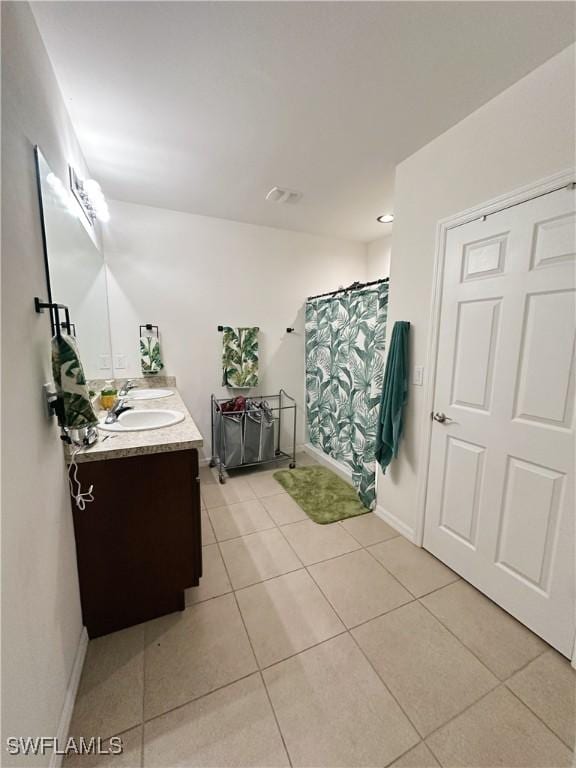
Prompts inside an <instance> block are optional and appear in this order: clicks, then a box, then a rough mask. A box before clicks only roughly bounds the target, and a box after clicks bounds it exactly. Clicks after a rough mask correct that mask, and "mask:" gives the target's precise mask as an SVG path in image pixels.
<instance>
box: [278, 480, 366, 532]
mask: <svg viewBox="0 0 576 768" xmlns="http://www.w3.org/2000/svg"><path fill="white" fill-rule="evenodd" d="M274 477H275V479H276V480H278V482H279V483H280V485H281V486H282V487H283V488H284V490H285V491H287V493H289V494H290V496H292V498H293V499H294V501H295V502H297V504H298V505H299V506H300V507H302V509H303V510H304V512H306V514H307V515H308V517H309V518H311V519H312V520H314V522H315V523H320V524H321V525H325V524H326V523H335V522H336V521H337V520H344V519H345V518H347V517H356V515H364V514H366V512H369V511H370V510H369V509H367V508H366V507H365V506H364V504H362V502H361V501H360V500H359V499H358V495H357V493H356V491H355V490H354V488H353V487H352V486H351V485H350V484H349V483H347V482H346V481H345V480H342V478H340V477H338V475H336V474H335V473H334V472H332V471H331V470H330V469H326V467H319V466H313V467H299V468H298V469H291V470H287V469H281V470H279V471H278V472H275V473H274Z"/></svg>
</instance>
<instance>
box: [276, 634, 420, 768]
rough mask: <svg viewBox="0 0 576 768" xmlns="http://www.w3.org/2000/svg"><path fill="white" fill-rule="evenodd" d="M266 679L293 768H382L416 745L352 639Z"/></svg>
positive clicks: (332, 643) (303, 656)
mask: <svg viewBox="0 0 576 768" xmlns="http://www.w3.org/2000/svg"><path fill="white" fill-rule="evenodd" d="M263 674H264V681H265V683H266V686H267V687H268V691H269V693H270V698H271V699H272V705H273V707H274V710H275V712H276V716H277V718H278V722H279V725H280V729H281V731H282V734H283V736H284V740H285V743H286V746H287V748H288V752H289V753H290V758H291V760H292V765H294V766H316V767H318V768H319V767H320V766H327V767H329V768H333V766H351V767H353V768H361V767H362V766H383V765H387V764H388V763H390V762H391V761H392V760H394V759H395V758H396V757H399V756H400V755H401V754H402V753H404V752H405V751H406V750H407V749H409V748H410V747H411V746H413V745H414V744H416V743H417V741H418V736H417V734H416V732H415V731H414V729H413V727H412V726H411V725H410V723H409V721H408V719H407V718H406V717H405V715H404V714H403V713H402V711H401V710H400V708H399V707H398V705H397V704H396V702H395V701H394V699H393V698H392V696H391V695H390V693H389V692H388V690H387V689H386V687H385V686H384V685H383V684H382V681H381V680H380V679H379V678H378V675H377V674H376V673H375V672H374V670H373V669H372V667H371V666H370V664H368V662H367V661H366V659H365V658H364V656H363V655H362V653H361V652H360V650H359V649H358V647H357V646H356V644H355V643H354V641H353V640H352V638H351V637H350V636H349V635H348V634H344V635H340V636H339V637H335V638H333V639H332V640H328V641H326V642H325V643H322V644H321V645H317V646H316V647H315V648H310V649H309V650H307V651H304V652H303V653H300V654H298V655H297V656H293V657H292V658H291V659H287V660H286V661H282V662H280V664H276V665H275V666H273V667H269V668H268V669H266V670H265V671H264V673H263Z"/></svg>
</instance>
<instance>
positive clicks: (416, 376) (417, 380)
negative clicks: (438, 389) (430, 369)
mask: <svg viewBox="0 0 576 768" xmlns="http://www.w3.org/2000/svg"><path fill="white" fill-rule="evenodd" d="M423 382H424V366H423V365H415V366H414V369H413V371H412V384H413V385H414V386H415V387H421V386H422V384H423Z"/></svg>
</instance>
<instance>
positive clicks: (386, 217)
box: [376, 213, 394, 224]
mask: <svg viewBox="0 0 576 768" xmlns="http://www.w3.org/2000/svg"><path fill="white" fill-rule="evenodd" d="M376 221H379V222H380V224H392V222H393V221H394V214H393V213H383V214H382V216H378V218H377V219H376Z"/></svg>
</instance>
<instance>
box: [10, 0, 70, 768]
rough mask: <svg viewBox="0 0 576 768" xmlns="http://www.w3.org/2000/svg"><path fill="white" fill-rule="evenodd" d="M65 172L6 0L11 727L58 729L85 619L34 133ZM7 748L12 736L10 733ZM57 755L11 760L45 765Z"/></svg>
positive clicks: (56, 133)
mask: <svg viewBox="0 0 576 768" xmlns="http://www.w3.org/2000/svg"><path fill="white" fill-rule="evenodd" d="M34 143H38V144H40V146H41V147H42V149H43V151H44V153H45V155H46V157H47V158H48V160H49V162H50V163H51V165H52V167H53V168H54V170H55V172H56V173H58V174H59V175H60V176H61V178H65V173H66V171H67V168H66V161H68V160H70V161H74V162H75V163H76V164H77V165H78V167H79V168H81V169H82V168H83V162H82V158H81V155H80V152H79V148H78V144H77V142H76V139H75V136H74V134H73V131H72V127H71V124H70V121H69V119H68V115H67V113H66V109H65V106H64V102H63V100H62V98H61V95H60V92H59V90H58V87H57V85H56V80H55V78H54V74H53V72H52V68H51V65H50V62H49V60H48V57H47V55H46V51H45V49H44V46H43V44H42V41H41V39H40V36H39V33H38V30H37V28H36V25H35V22H34V20H33V17H32V13H31V11H30V8H29V6H28V4H27V3H21V2H16V3H3V4H2V181H3V184H2V481H3V482H2V730H3V737H4V738H5V737H6V736H19V735H23V736H48V735H55V734H56V731H57V726H58V721H59V718H60V713H61V710H62V705H63V702H64V696H65V691H66V686H67V683H68V680H69V677H70V673H71V670H72V665H73V662H74V657H75V654H76V649H77V645H78V641H79V637H80V633H81V629H82V621H81V615H80V601H79V594H78V580H77V571H76V552H75V546H74V536H73V530H72V514H71V510H70V503H69V500H68V489H67V482H66V473H65V466H64V460H63V456H62V444H61V442H60V439H59V436H58V430H57V427H56V425H55V424H54V423H52V422H50V421H48V420H47V418H46V416H45V415H44V410H43V403H42V398H41V386H42V383H43V382H44V381H47V380H49V379H50V324H49V318H48V315H47V314H46V315H37V314H35V312H34V309H33V299H34V296H40V297H46V279H45V273H44V262H43V252H42V242H41V234H40V219H39V210H38V199H37V193H36V177H35V169H34V157H33V144H34ZM2 750H4V741H3V742H2ZM49 760H50V756H46V757H38V758H36V759H34V758H9V757H8V756H7V755H6V754H4V756H3V760H2V763H3V764H4V765H8V764H17V765H27V764H37V765H47V764H48V762H49Z"/></svg>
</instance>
